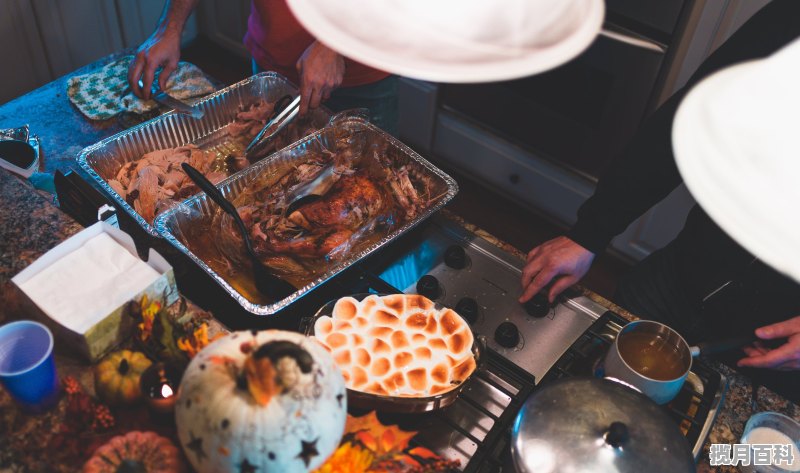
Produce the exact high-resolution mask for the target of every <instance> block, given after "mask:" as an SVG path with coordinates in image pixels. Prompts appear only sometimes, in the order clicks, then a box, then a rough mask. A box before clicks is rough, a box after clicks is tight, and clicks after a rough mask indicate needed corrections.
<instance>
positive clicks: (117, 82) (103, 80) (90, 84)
mask: <svg viewBox="0 0 800 473" xmlns="http://www.w3.org/2000/svg"><path fill="white" fill-rule="evenodd" d="M132 60H133V56H125V57H123V58H121V59H118V60H116V61H114V62H112V63H110V64H107V65H106V66H104V67H103V68H102V69H100V70H99V71H97V72H93V73H91V74H86V75H83V76H75V77H72V78H70V79H69V82H68V83H67V96H69V100H70V102H72V103H73V104H74V105H75V106H76V107H78V110H80V111H81V113H83V114H84V115H86V116H87V117H88V118H90V119H92V120H107V119H109V118H111V117H113V116H115V115H117V114H119V113H122V112H133V113H138V114H142V113H145V112H148V111H150V110H152V109H154V108H156V107H157V106H158V104H157V103H156V102H155V101H154V100H142V99H140V98H138V97H136V96H135V95H133V92H132V91H131V88H130V87H128V65H130V63H131V61H132ZM159 72H160V70H159V71H158V72H156V78H155V81H156V82H157V81H158V75H159ZM214 90H215V89H214V86H213V85H212V84H211V82H210V81H209V80H208V79H207V78H206V76H205V74H203V71H201V70H200V69H199V68H198V67H197V66H195V65H194V64H189V63H188V62H180V63H178V68H177V69H176V70H175V72H174V73H173V74H172V75H171V76H170V78H169V80H167V93H168V94H169V95H171V96H173V97H175V98H176V99H181V100H184V99H188V98H191V97H197V96H201V95H206V94H209V93H211V92H214Z"/></svg>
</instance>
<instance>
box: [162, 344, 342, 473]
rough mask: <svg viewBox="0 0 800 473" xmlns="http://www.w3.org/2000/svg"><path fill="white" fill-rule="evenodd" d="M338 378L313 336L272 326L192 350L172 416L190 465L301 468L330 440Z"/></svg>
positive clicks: (238, 469) (318, 459) (336, 427)
mask: <svg viewBox="0 0 800 473" xmlns="http://www.w3.org/2000/svg"><path fill="white" fill-rule="evenodd" d="M346 417H347V396H346V391H345V384H344V379H343V378H342V374H341V372H340V371H339V369H338V368H337V367H336V365H335V363H334V362H333V359H332V358H331V356H330V354H329V353H328V352H327V351H326V350H325V349H324V348H322V346H321V345H320V344H319V342H317V341H316V340H315V339H313V338H308V337H306V336H304V335H301V334H299V333H294V332H285V331H279V330H265V331H260V332H259V331H243V332H233V333H231V334H228V335H226V336H224V337H222V338H220V339H218V340H216V341H214V342H213V343H211V344H210V345H208V346H207V347H205V348H204V349H203V350H201V351H200V353H198V354H197V355H196V356H195V357H194V359H192V361H191V363H189V366H188V367H187V369H186V372H185V373H184V375H183V380H182V381H181V385H180V389H179V390H178V399H177V403H176V405H175V422H176V425H177V430H178V438H179V440H180V442H181V446H182V447H183V449H184V452H186V456H187V457H188V458H189V461H190V462H191V464H192V465H193V466H194V468H195V470H197V471H198V473H212V472H213V473H221V472H231V473H252V472H259V473H266V472H281V473H294V472H306V471H310V470H313V469H315V468H318V467H319V466H320V465H322V463H324V461H325V460H326V459H327V458H328V456H330V455H331V454H332V453H333V451H334V450H335V449H336V448H337V447H338V445H339V441H340V440H341V437H342V433H343V432H344V424H345V420H346Z"/></svg>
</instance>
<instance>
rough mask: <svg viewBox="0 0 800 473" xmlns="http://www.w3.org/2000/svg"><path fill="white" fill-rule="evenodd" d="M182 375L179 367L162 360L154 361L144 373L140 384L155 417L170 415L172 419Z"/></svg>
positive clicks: (143, 395) (169, 417)
mask: <svg viewBox="0 0 800 473" xmlns="http://www.w3.org/2000/svg"><path fill="white" fill-rule="evenodd" d="M180 375H181V372H180V370H179V369H178V368H176V367H175V366H173V365H168V364H165V363H161V362H158V363H153V364H152V365H151V366H150V367H149V368H147V369H146V370H145V372H144V373H142V378H141V381H140V385H139V386H140V389H141V391H142V397H144V400H145V403H146V404H147V407H148V408H149V409H150V412H151V413H152V414H153V415H154V417H156V418H158V417H160V416H168V419H172V412H173V410H174V409H175V391H176V390H177V389H178V384H179V383H180Z"/></svg>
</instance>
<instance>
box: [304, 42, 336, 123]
mask: <svg viewBox="0 0 800 473" xmlns="http://www.w3.org/2000/svg"><path fill="white" fill-rule="evenodd" d="M295 67H297V73H298V75H299V76H300V110H299V113H300V115H305V114H306V112H307V111H308V110H310V109H314V108H317V107H319V104H320V103H322V102H324V101H325V100H328V99H329V98H330V96H331V92H333V91H334V90H335V89H336V88H337V87H339V86H340V85H341V84H342V78H343V77H344V57H342V55H341V54H339V53H337V52H336V51H334V50H332V49H330V48H329V47H327V46H325V45H324V44H322V43H320V42H319V41H314V42H313V43H311V46H309V47H308V48H306V50H305V51H304V52H303V55H302V56H300V59H298V60H297V64H296V65H295Z"/></svg>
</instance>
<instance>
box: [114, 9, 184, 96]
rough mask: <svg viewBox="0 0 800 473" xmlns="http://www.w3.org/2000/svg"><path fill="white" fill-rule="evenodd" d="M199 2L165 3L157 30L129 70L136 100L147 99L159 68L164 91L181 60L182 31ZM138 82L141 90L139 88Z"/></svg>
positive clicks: (141, 47) (138, 52) (129, 81)
mask: <svg viewBox="0 0 800 473" xmlns="http://www.w3.org/2000/svg"><path fill="white" fill-rule="evenodd" d="M198 1H199V0H167V2H166V4H165V5H164V11H163V12H162V13H161V18H160V19H159V20H158V26H156V30H155V31H154V32H153V34H152V35H150V37H149V38H147V39H146V40H145V41H144V43H142V45H141V46H139V49H138V50H137V51H136V57H135V58H134V60H133V61H132V62H131V65H130V66H129V67H128V85H129V86H130V88H131V90H132V91H133V93H134V95H136V96H137V97H140V98H143V99H149V98H150V88H151V86H152V84H153V78H154V77H155V73H156V69H158V68H159V66H160V67H163V69H162V70H161V75H160V76H159V79H158V82H159V85H160V87H161V89H165V88H166V84H167V79H168V78H169V76H170V74H172V72H173V71H174V70H175V68H176V67H177V66H178V60H179V59H180V57H181V33H182V32H183V27H184V25H185V24H186V19H187V18H189V15H190V14H191V13H192V10H194V8H195V6H197V2H198ZM140 78H141V80H142V85H143V87H142V88H139V84H138V81H139V79H140Z"/></svg>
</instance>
